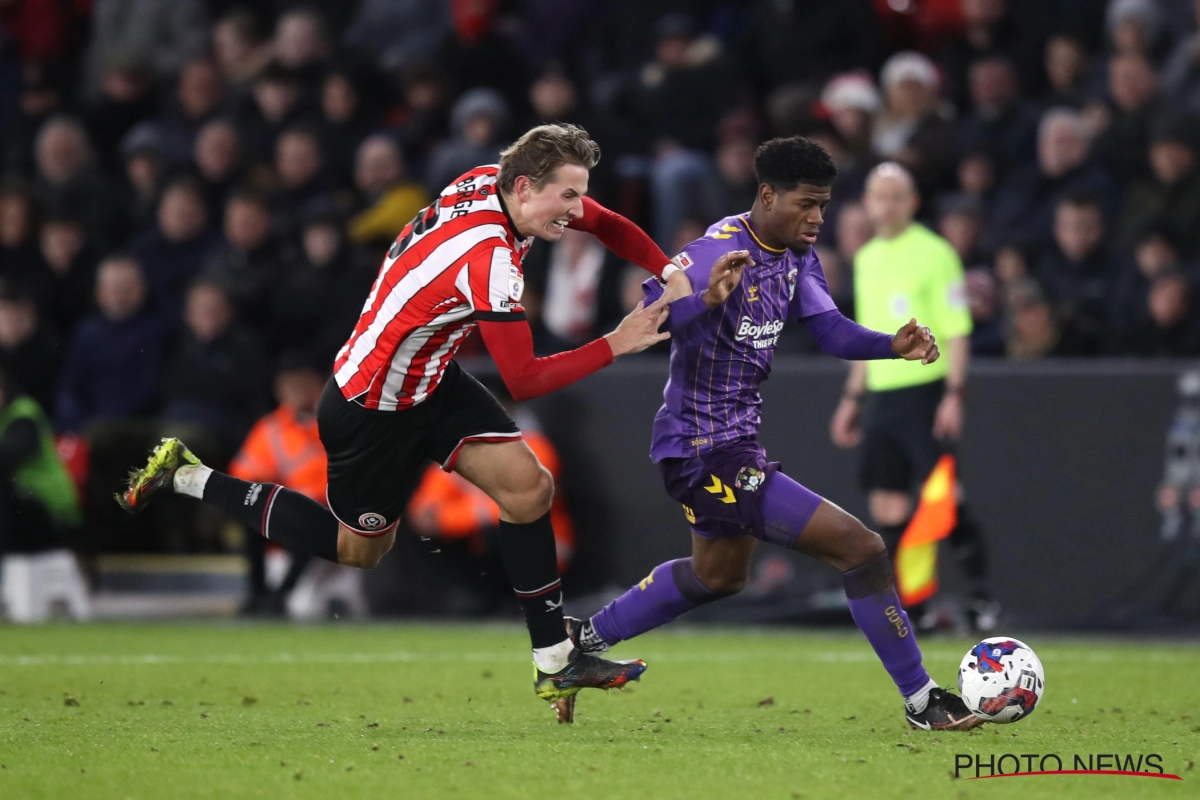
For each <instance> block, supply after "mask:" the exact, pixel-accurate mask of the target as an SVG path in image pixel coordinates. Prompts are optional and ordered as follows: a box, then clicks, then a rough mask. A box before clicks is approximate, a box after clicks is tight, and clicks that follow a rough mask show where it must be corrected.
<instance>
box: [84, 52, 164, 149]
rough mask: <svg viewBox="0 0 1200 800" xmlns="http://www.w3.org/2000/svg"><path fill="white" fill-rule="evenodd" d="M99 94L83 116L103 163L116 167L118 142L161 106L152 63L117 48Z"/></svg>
mask: <svg viewBox="0 0 1200 800" xmlns="http://www.w3.org/2000/svg"><path fill="white" fill-rule="evenodd" d="M100 92H101V94H100V97H99V99H97V100H96V101H95V102H93V103H90V104H88V107H87V110H86V112H85V114H84V116H83V121H84V124H85V125H86V126H87V130H88V135H89V137H90V138H91V140H92V142H93V144H95V146H96V149H97V151H98V152H99V160H100V164H101V166H103V167H104V168H105V169H107V170H113V169H115V168H116V166H117V163H116V161H115V158H116V156H117V144H118V143H119V142H120V141H121V139H122V138H124V136H125V134H126V133H128V132H129V129H130V128H132V127H134V126H135V125H137V124H138V123H139V122H142V121H144V120H148V119H150V118H152V117H153V116H154V114H155V112H156V111H157V110H158V98H157V97H155V92H154V82H153V80H152V78H151V75H150V69H149V67H148V66H147V65H146V64H145V63H144V62H142V61H140V60H138V58H137V57H136V56H134V55H131V54H128V53H121V52H116V53H113V54H111V55H110V56H109V58H108V62H107V63H105V64H104V75H103V77H102V78H101V83H100Z"/></svg>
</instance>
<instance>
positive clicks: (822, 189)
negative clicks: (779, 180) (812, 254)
mask: <svg viewBox="0 0 1200 800" xmlns="http://www.w3.org/2000/svg"><path fill="white" fill-rule="evenodd" d="M760 191H762V192H763V195H762V197H761V199H762V201H763V207H764V208H765V209H766V212H767V224H768V225H769V226H770V228H771V233H772V238H774V239H775V240H776V241H778V242H779V243H780V244H782V245H783V246H784V247H786V248H788V249H789V250H792V251H795V252H797V253H806V252H808V248H810V247H812V246H813V244H814V243H815V242H816V241H817V234H818V233H820V231H821V225H822V224H823V223H824V222H825V207H826V206H827V205H829V196H830V192H831V189H830V187H828V186H810V185H809V184H807V183H802V184H800V185H799V186H797V187H796V188H795V189H793V190H792V191H790V192H776V191H775V190H774V189H772V188H771V187H770V186H763V187H762V188H761V190H760Z"/></svg>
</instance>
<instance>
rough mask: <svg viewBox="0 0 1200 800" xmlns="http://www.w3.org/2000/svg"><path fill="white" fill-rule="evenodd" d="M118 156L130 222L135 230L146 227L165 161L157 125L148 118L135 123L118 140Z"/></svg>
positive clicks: (152, 214) (151, 218)
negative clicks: (119, 146) (119, 153)
mask: <svg viewBox="0 0 1200 800" xmlns="http://www.w3.org/2000/svg"><path fill="white" fill-rule="evenodd" d="M121 158H122V168H123V169H122V173H123V174H122V178H123V179H124V184H125V185H124V186H123V187H122V189H123V190H124V195H125V198H126V200H127V202H128V203H129V208H128V209H127V213H128V216H129V224H130V227H131V228H132V229H133V230H135V231H141V230H145V229H146V228H149V227H150V226H151V225H153V224H154V215H155V213H156V211H157V208H158V195H159V183H160V181H161V180H162V176H163V172H164V169H165V165H166V154H165V153H164V152H163V141H162V136H161V135H160V134H159V131H158V128H157V126H155V125H153V124H152V123H149V122H143V123H139V124H137V125H134V126H133V128H131V129H130V131H129V133H127V134H125V138H124V139H122V140H121Z"/></svg>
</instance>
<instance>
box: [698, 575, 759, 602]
mask: <svg viewBox="0 0 1200 800" xmlns="http://www.w3.org/2000/svg"><path fill="white" fill-rule="evenodd" d="M696 578H697V579H698V580H699V581H700V582H701V583H702V584H704V586H705V587H706V588H707V589H708V590H709V591H710V592H712V594H713V595H714V599H717V598H721V597H729V596H730V595H734V594H737V593H738V592H740V591H741V590H742V589H745V588H746V583H747V581H749V579H750V574H749V572H747V571H745V570H732V569H714V570H704V571H701V570H696Z"/></svg>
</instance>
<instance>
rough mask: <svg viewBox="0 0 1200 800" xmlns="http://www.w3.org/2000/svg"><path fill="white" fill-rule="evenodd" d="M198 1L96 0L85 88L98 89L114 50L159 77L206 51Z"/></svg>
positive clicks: (89, 91)
mask: <svg viewBox="0 0 1200 800" xmlns="http://www.w3.org/2000/svg"><path fill="white" fill-rule="evenodd" d="M205 16H206V15H205V13H204V6H203V4H202V3H200V2H198V0H95V2H93V3H92V18H91V37H90V40H89V46H88V52H87V54H86V56H85V59H84V65H85V67H84V74H83V77H84V93H85V95H86V96H87V97H90V98H95V97H97V96H98V95H99V94H100V86H101V83H102V81H103V75H104V68H105V65H107V64H109V63H111V62H110V59H111V58H112V56H113V54H114V53H124V54H128V55H129V56H130V57H133V58H136V59H137V60H138V61H140V62H141V63H143V64H145V65H146V66H147V67H148V68H149V70H150V74H151V76H152V77H153V78H154V80H156V81H165V80H169V79H170V78H171V77H173V76H174V75H176V74H177V73H178V71H179V68H180V67H182V66H183V64H185V63H186V62H187V60H188V59H190V58H193V57H195V56H198V55H200V54H201V53H202V52H203V51H204V46H205V40H206V38H207V36H208V25H207V24H206V19H205Z"/></svg>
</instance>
